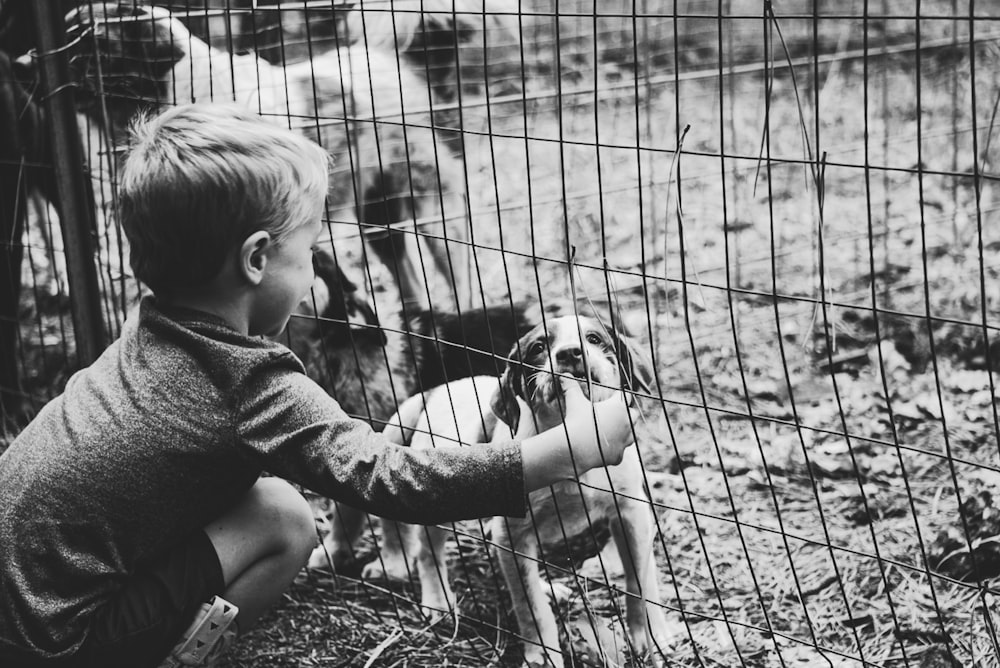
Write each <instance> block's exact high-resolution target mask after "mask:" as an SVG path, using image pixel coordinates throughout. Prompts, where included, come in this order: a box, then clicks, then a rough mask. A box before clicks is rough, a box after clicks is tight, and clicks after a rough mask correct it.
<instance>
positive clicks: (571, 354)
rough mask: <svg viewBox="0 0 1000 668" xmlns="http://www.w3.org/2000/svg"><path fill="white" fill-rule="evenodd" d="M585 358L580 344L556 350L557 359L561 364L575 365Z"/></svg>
mask: <svg viewBox="0 0 1000 668" xmlns="http://www.w3.org/2000/svg"><path fill="white" fill-rule="evenodd" d="M581 360H583V349H582V348H581V347H580V346H566V347H565V348H560V349H559V350H558V351H556V361H557V362H559V363H560V364H566V365H575V364H577V363H578V362H580V361H581Z"/></svg>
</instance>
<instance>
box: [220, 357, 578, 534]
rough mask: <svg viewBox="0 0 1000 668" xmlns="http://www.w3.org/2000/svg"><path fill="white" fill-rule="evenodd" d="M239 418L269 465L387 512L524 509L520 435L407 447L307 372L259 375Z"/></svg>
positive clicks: (253, 449) (424, 520) (435, 517)
mask: <svg viewBox="0 0 1000 668" xmlns="http://www.w3.org/2000/svg"><path fill="white" fill-rule="evenodd" d="M236 420H237V427H236V428H237V439H238V441H239V443H240V444H241V446H242V447H244V448H249V450H250V454H251V456H252V457H254V458H256V459H257V460H258V463H259V465H260V467H261V468H262V469H264V470H266V471H268V472H270V473H273V474H275V475H278V476H281V477H283V478H286V479H288V480H291V481H293V482H295V483H298V484H300V485H302V486H304V487H306V488H309V489H311V490H313V491H315V492H317V493H319V494H323V495H324V496H327V497H330V498H332V499H335V500H337V501H341V502H343V503H347V504H349V505H352V506H355V507H357V508H360V509H362V510H366V511H368V512H372V513H375V514H377V515H380V516H382V517H387V518H389V519H394V520H400V521H405V522H413V523H419V524H433V523H440V522H451V521H457V520H462V519H472V518H478V517H488V516H491V515H509V516H523V515H524V513H525V512H526V508H525V496H526V494H525V493H526V490H525V487H524V474H523V464H522V456H521V447H520V442H519V441H514V440H511V441H504V442H500V443H494V444H484V445H481V446H477V447H474V448H466V447H461V448H460V447H457V446H456V447H439V448H433V449H429V450H419V449H413V448H408V447H403V446H399V445H396V444H393V443H391V442H389V441H388V440H387V439H386V438H384V437H383V436H382V435H381V434H378V433H375V432H374V431H373V430H372V429H371V428H370V427H369V426H368V425H367V424H366V423H364V422H362V421H360V420H356V419H353V418H351V417H350V416H348V415H347V414H346V413H344V411H343V410H342V409H341V408H340V405H339V404H337V402H336V401H334V400H333V399H332V398H331V397H330V396H329V395H327V394H326V392H325V391H323V389H322V388H320V387H319V386H318V385H316V384H315V383H314V382H313V381H311V380H310V379H309V378H308V377H307V376H305V375H304V374H302V373H279V374H267V377H260V378H258V379H257V382H254V383H252V386H251V387H248V388H247V391H246V393H245V396H244V398H243V400H242V401H240V402H239V405H238V408H237V416H236ZM563 449H565V448H563ZM532 468H535V467H534V466H532Z"/></svg>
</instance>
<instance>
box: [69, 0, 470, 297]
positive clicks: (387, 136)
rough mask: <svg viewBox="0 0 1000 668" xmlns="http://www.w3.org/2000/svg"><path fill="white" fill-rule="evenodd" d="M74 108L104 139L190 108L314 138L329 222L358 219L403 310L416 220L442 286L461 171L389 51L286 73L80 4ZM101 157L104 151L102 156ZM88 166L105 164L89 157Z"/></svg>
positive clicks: (73, 25) (412, 75)
mask: <svg viewBox="0 0 1000 668" xmlns="http://www.w3.org/2000/svg"><path fill="white" fill-rule="evenodd" d="M66 24H67V42H68V44H69V45H70V53H71V56H72V57H71V63H72V65H73V68H72V69H73V72H74V77H75V79H76V81H77V84H78V89H79V90H78V93H77V99H78V100H79V101H80V102H81V107H82V108H83V109H84V110H85V112H86V115H87V117H88V118H89V119H90V120H91V121H92V122H93V127H96V128H104V129H105V130H106V131H107V132H108V133H110V134H111V135H112V137H111V140H110V141H109V142H99V141H90V142H88V143H89V144H91V145H93V146H100V145H101V144H102V143H104V144H107V145H110V146H112V147H113V146H115V145H116V144H117V143H119V142H120V141H121V139H122V137H121V136H115V135H116V134H118V135H120V134H121V131H122V129H123V128H124V127H125V126H126V125H127V123H128V121H129V120H130V119H131V118H132V117H133V116H134V114H135V112H136V111H137V110H139V109H141V108H150V107H152V108H157V107H160V106H163V105H173V104H181V103H187V102H222V103H229V104H234V103H235V104H238V105H242V106H244V107H246V108H248V109H251V110H253V111H256V112H258V113H259V114H260V115H261V117H263V118H265V119H268V120H271V121H273V122H275V123H277V124H281V125H287V126H289V127H292V128H293V129H296V130H298V131H300V132H302V133H303V134H305V135H306V136H308V137H310V138H312V139H314V140H315V141H317V142H318V143H320V144H321V145H322V146H323V147H324V148H326V149H327V150H328V151H329V152H330V153H331V154H332V155H333V156H334V158H335V161H334V163H335V168H334V173H333V174H332V175H331V179H330V193H329V212H330V216H331V217H332V219H334V220H338V221H345V220H346V221H350V220H357V221H358V222H359V223H360V224H361V226H362V228H363V230H364V232H365V236H366V238H367V240H368V241H369V245H370V247H371V248H372V249H373V250H374V251H375V253H376V254H377V255H378V257H379V259H380V260H382V262H383V263H384V264H385V265H386V266H387V267H388V268H389V270H390V272H392V274H393V277H394V279H395V280H396V283H397V285H398V287H399V289H400V293H401V296H402V298H403V299H404V301H405V302H409V303H411V304H413V305H423V306H424V307H426V305H427V301H428V300H427V293H426V289H425V285H424V280H423V276H424V274H423V272H422V271H421V270H420V268H419V266H418V265H416V263H415V262H414V261H413V258H412V256H413V254H414V253H413V249H412V248H411V247H412V245H413V244H414V243H415V239H416V237H417V235H414V234H413V233H412V232H413V229H414V221H420V222H423V223H435V224H436V225H437V227H436V228H435V229H434V230H433V233H429V234H426V235H424V234H421V235H419V236H421V237H423V238H424V239H425V241H426V242H427V245H428V247H429V249H430V250H431V255H432V256H433V258H434V260H435V263H436V265H437V269H438V271H439V272H440V273H442V274H444V275H445V276H446V277H447V278H448V283H449V285H450V279H451V278H452V276H453V271H452V268H451V265H450V263H449V261H448V249H447V248H446V245H445V244H444V242H443V241H442V239H443V238H444V237H445V236H451V237H455V236H457V235H458V231H457V230H462V229H464V225H457V226H452V227H451V232H450V233H449V234H448V235H443V234H441V233H440V230H441V225H442V224H444V223H445V222H446V221H454V220H462V221H463V222H464V220H465V216H466V209H467V207H466V204H465V193H464V188H463V186H462V184H464V182H465V181H464V168H463V165H462V160H461V159H460V157H458V156H456V155H455V154H454V152H453V151H451V150H449V149H448V148H446V147H445V145H444V143H442V139H441V137H440V136H439V133H438V131H437V130H436V129H435V122H434V113H433V100H432V93H431V90H430V87H429V85H428V83H427V81H425V80H424V79H423V78H422V77H420V76H419V74H418V73H416V72H414V71H412V70H411V69H409V68H407V67H400V66H399V60H398V57H397V55H396V53H395V52H394V51H393V50H392V49H391V48H385V49H370V48H367V46H366V45H365V44H351V45H345V46H342V47H340V48H337V49H334V50H330V51H327V52H325V53H319V54H315V55H314V56H313V57H312V58H311V59H310V60H308V61H302V62H299V63H294V64H290V65H288V66H286V67H282V66H278V65H273V64H271V63H269V62H268V61H266V60H264V59H263V58H260V57H259V56H257V55H256V54H244V55H237V54H231V53H228V52H225V51H221V50H219V49H216V48H214V47H212V46H210V45H209V44H207V43H205V42H204V41H202V40H201V39H199V38H198V37H196V36H195V35H193V34H192V33H191V32H190V31H189V30H188V29H187V28H186V27H185V25H184V24H183V23H182V22H181V21H180V20H179V19H178V18H177V17H175V16H174V15H173V14H171V13H170V12H169V11H168V10H167V9H164V8H161V7H144V6H135V5H133V4H132V3H95V4H94V5H83V6H81V7H79V8H78V9H76V10H74V11H72V12H70V13H69V15H68V16H67V19H66ZM104 150H112V151H113V150H114V148H111V149H108V148H107V147H106V146H105V149H104ZM90 157H91V160H90V162H91V163H92V165H93V164H97V163H100V162H101V159H102V158H103V156H100V155H91V156H90Z"/></svg>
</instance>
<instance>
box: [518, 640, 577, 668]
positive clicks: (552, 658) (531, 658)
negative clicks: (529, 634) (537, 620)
mask: <svg viewBox="0 0 1000 668" xmlns="http://www.w3.org/2000/svg"><path fill="white" fill-rule="evenodd" d="M521 665H522V666H524V668H565V665H566V663H565V661H564V660H563V655H562V652H560V651H558V650H555V649H547V648H545V647H539V646H538V645H531V646H529V647H525V648H524V663H522V664H521Z"/></svg>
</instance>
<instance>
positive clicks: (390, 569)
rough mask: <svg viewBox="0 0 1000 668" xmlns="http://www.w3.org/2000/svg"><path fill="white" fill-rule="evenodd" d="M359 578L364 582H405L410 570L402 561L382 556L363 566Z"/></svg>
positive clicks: (408, 577)
mask: <svg viewBox="0 0 1000 668" xmlns="http://www.w3.org/2000/svg"><path fill="white" fill-rule="evenodd" d="M361 577H362V578H363V579H365V580H395V581H397V582H406V581H407V580H409V579H410V570H409V569H408V568H407V567H406V562H405V561H404V560H403V559H399V558H394V557H388V556H386V555H383V556H382V558H376V559H375V560H374V561H369V562H368V563H367V564H365V567H364V568H362V569H361Z"/></svg>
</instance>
